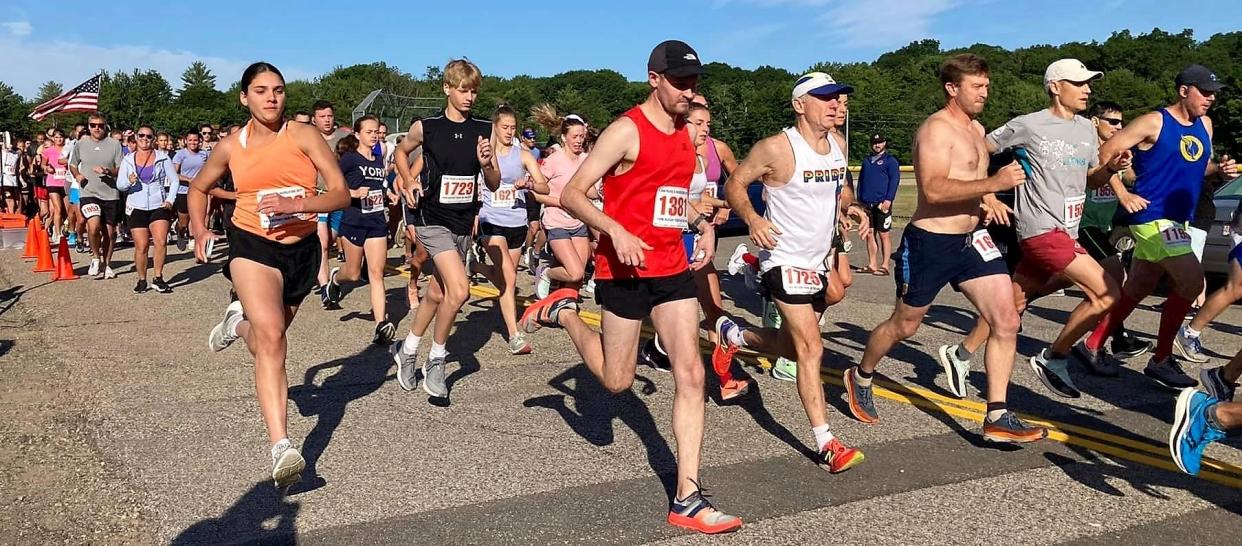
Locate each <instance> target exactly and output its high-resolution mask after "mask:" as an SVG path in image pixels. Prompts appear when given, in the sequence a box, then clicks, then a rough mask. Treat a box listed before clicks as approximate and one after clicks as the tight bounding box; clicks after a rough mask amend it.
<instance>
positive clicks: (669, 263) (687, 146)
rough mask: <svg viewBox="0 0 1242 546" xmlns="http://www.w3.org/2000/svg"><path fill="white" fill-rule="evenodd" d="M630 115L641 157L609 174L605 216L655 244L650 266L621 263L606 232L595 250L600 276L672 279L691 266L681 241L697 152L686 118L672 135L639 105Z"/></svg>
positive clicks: (596, 270)
mask: <svg viewBox="0 0 1242 546" xmlns="http://www.w3.org/2000/svg"><path fill="white" fill-rule="evenodd" d="M624 115H625V117H628V118H630V120H631V121H633V122H634V126H635V127H637V128H638V158H637V159H636V160H635V161H634V165H633V166H631V167H630V170H628V171H626V172H624V173H622V174H619V175H612V174H608V175H606V176H604V184H603V194H604V214H607V215H608V216H609V217H611V218H612V219H614V220H616V221H617V223H619V224H621V227H624V228H625V229H626V231H629V232H630V233H632V234H634V236H636V237H638V238H639V239H642V240H643V242H645V243H647V244H648V245H650V246H651V247H652V250H648V251H645V255H646V262H647V264H646V267H644V268H641V269H639V268H637V267H632V266H627V265H625V264H622V263H621V261H620V260H619V259H618V258H617V251H616V250H615V249H614V248H613V246H612V240H611V239H609V238H608V236H607V235H604V236H603V237H601V238H600V241H599V245H598V246H597V247H596V250H595V277H596V278H597V279H604V280H610V279H633V278H652V277H667V276H670V275H676V274H678V273H681V272H683V271H686V270H687V269H688V266H687V265H686V263H687V261H686V249H685V247H684V246H683V245H682V242H681V234H682V231H684V230H685V229H686V200H687V196H688V194H689V192H690V179H691V178H692V177H693V176H694V166H695V152H694V146H693V144H692V143H691V142H690V134H689V132H688V131H687V130H686V122H685V120H684V119H679V120H677V124H676V130H675V131H673V134H671V135H668V134H664V133H663V132H661V131H660V130H659V129H657V128H656V127H655V126H654V125H652V124H651V122H650V121H648V120H647V116H646V114H643V111H642V109H640V108H639V107H637V106H635V107H633V108H631V109H630V110H629V111H628V112H626V113H625V114H624Z"/></svg>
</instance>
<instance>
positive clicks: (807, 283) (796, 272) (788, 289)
mask: <svg viewBox="0 0 1242 546" xmlns="http://www.w3.org/2000/svg"><path fill="white" fill-rule="evenodd" d="M781 285H782V288H784V289H785V293H786V294H789V295H790V296H810V295H813V294H817V293H819V291H820V290H823V289H824V282H823V278H822V277H820V276H819V272H818V271H812V270H810V269H798V268H796V267H788V266H784V267H781Z"/></svg>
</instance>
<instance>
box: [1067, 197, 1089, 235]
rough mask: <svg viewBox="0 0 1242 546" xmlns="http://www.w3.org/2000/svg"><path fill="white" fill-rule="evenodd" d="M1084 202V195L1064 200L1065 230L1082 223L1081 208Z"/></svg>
mask: <svg viewBox="0 0 1242 546" xmlns="http://www.w3.org/2000/svg"><path fill="white" fill-rule="evenodd" d="M1086 200H1087V196H1086V195H1079V196H1075V197H1066V198H1065V229H1074V228H1077V227H1078V224H1079V223H1080V222H1082V208H1083V203H1085V202H1086Z"/></svg>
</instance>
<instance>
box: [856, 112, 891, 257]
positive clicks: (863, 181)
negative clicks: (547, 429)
mask: <svg viewBox="0 0 1242 546" xmlns="http://www.w3.org/2000/svg"><path fill="white" fill-rule="evenodd" d="M858 175H859V176H858V200H859V201H860V202H861V203H862V204H863V205H864V206H866V207H867V210H868V211H869V212H870V213H871V229H872V230H873V231H872V233H873V235H872V236H871V237H868V238H867V268H866V269H863V272H864V273H874V274H876V275H888V272H889V268H888V258H889V254H892V252H893V241H892V239H891V238H890V237H889V235H888V232H889V230H890V229H892V227H893V199H896V198H897V186H898V185H899V184H901V168H900V166H899V165H898V164H897V158H895V157H893V155H892V154H890V153H888V142H887V141H886V140H885V139H884V135H881V134H879V133H876V134H874V135H871V155H869V156H867V158H866V159H865V160H863V162H862V170H861V171H860V172H859V173H858ZM877 262H878V263H879V266H877V265H876V263H877Z"/></svg>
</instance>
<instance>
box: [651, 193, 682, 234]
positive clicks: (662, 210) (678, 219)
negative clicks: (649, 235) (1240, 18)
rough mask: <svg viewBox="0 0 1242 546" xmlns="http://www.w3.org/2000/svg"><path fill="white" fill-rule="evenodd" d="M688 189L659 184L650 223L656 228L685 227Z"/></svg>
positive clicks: (680, 228)
mask: <svg viewBox="0 0 1242 546" xmlns="http://www.w3.org/2000/svg"><path fill="white" fill-rule="evenodd" d="M689 193H690V192H689V190H687V189H686V188H679V187H677V186H660V189H658V190H656V196H655V206H654V208H653V210H652V211H651V225H653V226H655V227H658V228H673V229H678V230H683V231H684V230H685V229H686V222H687V220H686V197H687V195H689Z"/></svg>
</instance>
